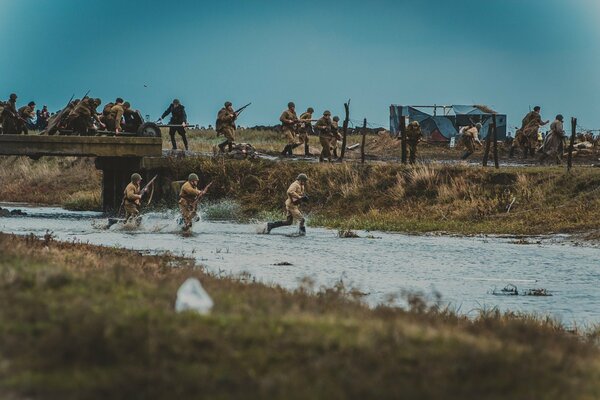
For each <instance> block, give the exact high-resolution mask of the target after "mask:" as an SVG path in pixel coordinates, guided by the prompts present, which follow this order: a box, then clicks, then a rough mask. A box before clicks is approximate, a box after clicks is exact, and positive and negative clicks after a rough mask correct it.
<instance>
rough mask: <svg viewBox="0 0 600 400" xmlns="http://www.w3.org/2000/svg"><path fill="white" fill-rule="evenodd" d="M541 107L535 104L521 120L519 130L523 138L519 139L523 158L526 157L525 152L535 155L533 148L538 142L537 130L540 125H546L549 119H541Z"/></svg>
mask: <svg viewBox="0 0 600 400" xmlns="http://www.w3.org/2000/svg"><path fill="white" fill-rule="evenodd" d="M540 111H541V107H540V106H535V107H534V108H533V111H530V112H529V113H528V114H527V115H526V116H525V117H524V118H523V121H521V132H522V135H523V138H522V139H521V141H522V143H523V145H524V148H525V150H524V151H525V153H524V157H523V158H527V153H529V154H530V155H531V156H534V155H535V149H536V148H537V143H538V132H539V131H540V126H544V125H546V124H547V123H548V122H550V121H545V122H544V121H542V116H541V115H540Z"/></svg>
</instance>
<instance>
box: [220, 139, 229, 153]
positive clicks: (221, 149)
mask: <svg viewBox="0 0 600 400" xmlns="http://www.w3.org/2000/svg"><path fill="white" fill-rule="evenodd" d="M226 144H227V141H224V142H223V143H220V144H219V150H220V151H221V153H225V145H226Z"/></svg>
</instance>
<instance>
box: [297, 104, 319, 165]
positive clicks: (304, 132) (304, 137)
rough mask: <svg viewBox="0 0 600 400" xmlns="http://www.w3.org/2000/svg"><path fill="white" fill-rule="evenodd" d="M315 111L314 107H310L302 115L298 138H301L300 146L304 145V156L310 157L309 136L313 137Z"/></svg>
mask: <svg viewBox="0 0 600 400" xmlns="http://www.w3.org/2000/svg"><path fill="white" fill-rule="evenodd" d="M314 112H315V110H314V109H313V108H312V107H308V108H307V109H306V111H305V112H303V113H302V114H300V124H299V126H298V137H299V138H300V144H304V155H305V156H310V151H309V149H308V142H309V135H312V133H313V129H312V124H311V121H312V115H313V113H314Z"/></svg>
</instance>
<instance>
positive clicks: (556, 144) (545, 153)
mask: <svg viewBox="0 0 600 400" xmlns="http://www.w3.org/2000/svg"><path fill="white" fill-rule="evenodd" d="M565 136H566V134H565V129H564V126H563V122H562V121H561V120H559V119H556V120H555V121H554V122H552V124H551V125H550V133H549V134H548V135H547V136H546V139H545V140H544V144H543V145H542V147H541V148H540V152H541V153H542V156H541V158H540V162H541V163H543V162H544V161H545V160H546V158H548V157H552V158H554V160H555V161H556V164H560V163H561V160H562V153H563V144H564V138H565Z"/></svg>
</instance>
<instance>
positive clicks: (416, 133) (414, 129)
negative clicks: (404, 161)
mask: <svg viewBox="0 0 600 400" xmlns="http://www.w3.org/2000/svg"><path fill="white" fill-rule="evenodd" d="M422 137H423V134H422V132H421V127H420V126H415V125H412V124H409V125H408V127H406V143H407V144H408V150H409V151H410V156H409V161H410V163H411V164H414V163H415V161H416V160H417V144H418V143H419V141H420V140H421V138H422Z"/></svg>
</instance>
